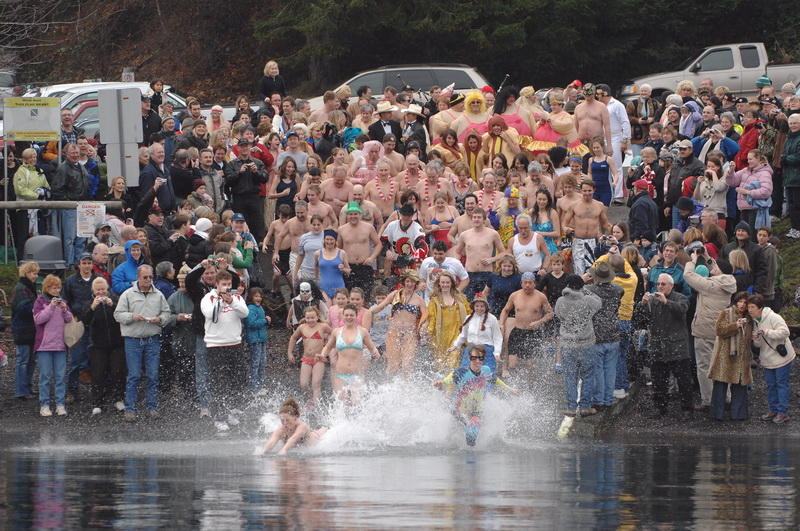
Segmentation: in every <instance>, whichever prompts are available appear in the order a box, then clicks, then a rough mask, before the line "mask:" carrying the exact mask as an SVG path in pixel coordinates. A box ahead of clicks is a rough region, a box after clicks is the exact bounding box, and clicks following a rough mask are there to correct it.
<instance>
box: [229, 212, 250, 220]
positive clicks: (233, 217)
mask: <svg viewBox="0 0 800 531" xmlns="http://www.w3.org/2000/svg"><path fill="white" fill-rule="evenodd" d="M231 221H246V220H245V219H244V214H241V213H239V212H237V213H235V214H234V215H233V216H231Z"/></svg>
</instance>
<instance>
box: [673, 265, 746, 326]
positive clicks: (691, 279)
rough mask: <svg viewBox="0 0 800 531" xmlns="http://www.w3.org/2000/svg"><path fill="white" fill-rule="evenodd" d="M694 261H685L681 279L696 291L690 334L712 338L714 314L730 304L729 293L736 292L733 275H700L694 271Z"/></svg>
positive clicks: (717, 313) (716, 314)
mask: <svg viewBox="0 0 800 531" xmlns="http://www.w3.org/2000/svg"><path fill="white" fill-rule="evenodd" d="M694 267H695V265H694V262H687V263H686V266H685V268H684V270H683V279H684V280H685V281H686V283H687V284H689V286H690V287H691V288H692V289H693V290H695V291H696V292H697V309H696V310H695V312H694V319H692V336H694V337H700V338H703V339H714V338H715V337H716V334H715V333H714V323H715V320H716V316H718V315H719V312H721V311H722V310H723V309H725V308H727V307H728V306H729V305H730V304H731V295H733V294H734V293H736V279H735V278H733V275H716V276H713V277H708V278H705V277H702V276H700V275H698V274H697V273H695V272H694Z"/></svg>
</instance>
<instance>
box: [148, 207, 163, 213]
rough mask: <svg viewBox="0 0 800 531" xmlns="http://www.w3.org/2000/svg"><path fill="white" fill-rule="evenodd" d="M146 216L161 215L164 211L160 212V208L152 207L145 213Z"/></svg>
mask: <svg viewBox="0 0 800 531" xmlns="http://www.w3.org/2000/svg"><path fill="white" fill-rule="evenodd" d="M147 213H148V214H163V213H164V211H163V210H161V207H160V206H158V205H153V206H151V207H150V210H148V211H147Z"/></svg>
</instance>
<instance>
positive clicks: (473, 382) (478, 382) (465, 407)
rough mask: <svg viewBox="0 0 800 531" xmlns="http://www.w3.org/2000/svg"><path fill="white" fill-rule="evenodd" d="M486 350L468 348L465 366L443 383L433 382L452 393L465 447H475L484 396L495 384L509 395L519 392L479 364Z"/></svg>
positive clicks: (482, 348) (476, 346)
mask: <svg viewBox="0 0 800 531" xmlns="http://www.w3.org/2000/svg"><path fill="white" fill-rule="evenodd" d="M485 359H486V347H484V346H483V345H472V348H471V349H470V351H469V366H468V367H459V368H457V369H456V370H454V371H453V372H451V373H450V374H449V375H448V376H447V377H446V378H444V379H443V380H437V381H435V382H433V385H434V387H436V388H437V389H443V388H446V390H447V391H453V390H455V397H454V398H455V400H454V402H453V414H454V415H455V416H456V418H458V420H459V421H460V422H461V423H462V424H463V425H464V435H465V436H466V438H467V445H468V446H475V442H476V441H477V440H478V432H479V431H480V427H481V412H482V411H483V400H484V398H486V393H487V392H489V391H491V390H492V388H493V387H494V385H495V384H496V385H498V386H500V387H502V388H503V389H505V390H506V391H508V392H509V393H511V394H513V395H518V394H519V391H517V390H516V389H513V388H511V387H509V386H508V385H506V383H505V382H504V381H503V380H501V379H500V378H498V377H497V375H495V373H494V372H492V370H491V369H490V368H489V367H487V366H486V365H484V364H483V360H485Z"/></svg>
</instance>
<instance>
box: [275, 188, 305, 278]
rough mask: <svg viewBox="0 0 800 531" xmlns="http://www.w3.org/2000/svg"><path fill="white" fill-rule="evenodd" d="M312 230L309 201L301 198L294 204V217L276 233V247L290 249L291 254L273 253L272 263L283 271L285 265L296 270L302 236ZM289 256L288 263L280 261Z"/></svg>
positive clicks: (290, 269)
mask: <svg viewBox="0 0 800 531" xmlns="http://www.w3.org/2000/svg"><path fill="white" fill-rule="evenodd" d="M310 230H311V224H310V223H309V222H308V203H306V202H305V201H303V200H302V199H301V200H299V201H298V202H297V203H295V205H294V217H293V218H291V219H290V220H289V221H287V222H286V223H285V224H284V226H283V228H282V229H281V232H280V234H276V235H275V248H276V249H289V250H290V252H289V256H288V257H287V256H286V253H280V252H278V253H276V254H273V255H272V263H273V264H275V265H277V266H278V267H279V268H280V270H281V272H283V271H285V267H286V266H288V267H289V269H288V270H289V271H294V266H295V264H296V262H297V250H298V248H299V243H300V236H302V235H303V234H305V233H306V232H309V231H310ZM287 258H288V263H279V260H281V261H285V260H286V259H287ZM294 283H295V279H294V278H292V279H291V285H292V286H294Z"/></svg>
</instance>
